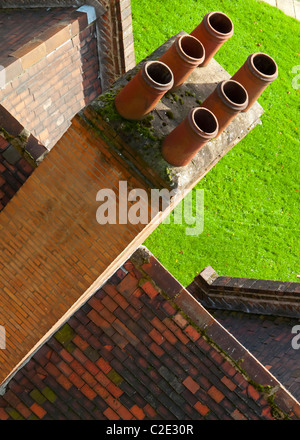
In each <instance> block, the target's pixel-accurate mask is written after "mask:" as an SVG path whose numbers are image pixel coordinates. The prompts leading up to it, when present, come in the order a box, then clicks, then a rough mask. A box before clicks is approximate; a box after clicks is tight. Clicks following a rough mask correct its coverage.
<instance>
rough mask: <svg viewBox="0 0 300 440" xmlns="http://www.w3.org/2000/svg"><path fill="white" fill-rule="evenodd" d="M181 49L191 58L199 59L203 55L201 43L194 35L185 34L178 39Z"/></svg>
mask: <svg viewBox="0 0 300 440" xmlns="http://www.w3.org/2000/svg"><path fill="white" fill-rule="evenodd" d="M180 45H181V49H182V51H183V52H184V53H185V54H186V55H187V56H188V57H191V58H195V59H201V58H202V57H203V55H204V50H203V45H202V44H201V43H200V41H199V40H197V39H196V38H195V37H192V36H190V35H185V36H184V37H183V38H182V39H181V41H180Z"/></svg>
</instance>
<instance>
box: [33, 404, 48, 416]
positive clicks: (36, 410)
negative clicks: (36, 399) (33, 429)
mask: <svg viewBox="0 0 300 440" xmlns="http://www.w3.org/2000/svg"><path fill="white" fill-rule="evenodd" d="M30 409H31V411H32V412H33V413H34V414H35V415H36V416H38V417H39V418H40V419H42V418H43V417H44V416H45V415H46V414H47V413H46V411H45V410H44V408H42V407H41V406H40V405H38V404H37V403H33V404H32V405H31V407H30Z"/></svg>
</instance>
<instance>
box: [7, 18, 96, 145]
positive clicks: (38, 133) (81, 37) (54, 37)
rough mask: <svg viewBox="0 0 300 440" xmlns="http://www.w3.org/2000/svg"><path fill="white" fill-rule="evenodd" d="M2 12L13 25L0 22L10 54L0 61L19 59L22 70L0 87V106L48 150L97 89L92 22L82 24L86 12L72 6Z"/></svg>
mask: <svg viewBox="0 0 300 440" xmlns="http://www.w3.org/2000/svg"><path fill="white" fill-rule="evenodd" d="M4 13H5V14H6V16H7V14H10V16H11V19H12V21H13V22H14V25H15V26H11V24H10V21H9V20H5V22H4V26H1V32H2V38H1V43H2V44H3V45H4V46H5V47H9V53H8V54H6V53H4V54H2V55H1V61H0V64H3V65H4V66H5V65H6V64H8V63H10V64H8V67H7V68H9V67H10V68H12V67H11V66H12V65H13V64H15V63H17V62H18V61H21V65H22V72H19V73H18V72H16V75H15V78H13V77H12V78H11V79H12V81H11V82H10V83H8V84H7V86H6V87H5V89H4V90H2V91H0V99H1V104H2V105H3V107H5V109H6V110H8V111H9V112H10V113H11V114H12V116H13V117H14V118H15V119H17V120H18V121H19V122H20V124H21V125H23V126H24V127H25V128H26V129H27V130H29V131H30V132H31V133H32V134H33V135H34V136H35V137H36V138H38V140H39V141H40V142H41V143H42V144H43V145H45V146H46V147H47V148H48V149H51V148H52V147H53V145H55V143H56V142H57V141H58V140H59V139H60V137H61V136H62V134H63V133H64V132H65V131H66V130H67V128H68V127H69V126H70V120H71V118H72V117H73V116H74V115H75V114H76V113H78V111H79V110H81V109H82V108H83V107H84V106H85V105H87V104H88V103H89V102H90V101H91V100H93V99H94V98H95V97H97V96H98V95H99V94H100V93H101V84H100V79H99V60H98V52H97V39H96V36H95V35H96V25H95V24H92V25H90V26H87V21H86V14H85V13H81V12H76V11H74V9H58V10H57V9H54V10H50V11H47V10H44V9H40V10H38V11H37V10H34V11H33V12H31V11H30V10H25V11H18V10H15V11H13V12H10V13H8V12H3V14H4ZM0 17H1V12H0ZM33 39H34V40H33ZM10 45H11V46H10ZM7 55H10V56H7ZM20 73H21V74H20ZM7 79H9V78H7Z"/></svg>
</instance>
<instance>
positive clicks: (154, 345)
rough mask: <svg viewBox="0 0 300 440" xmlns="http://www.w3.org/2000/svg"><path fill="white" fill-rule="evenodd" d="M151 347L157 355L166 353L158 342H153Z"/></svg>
mask: <svg viewBox="0 0 300 440" xmlns="http://www.w3.org/2000/svg"><path fill="white" fill-rule="evenodd" d="M149 349H150V350H151V351H152V352H153V353H154V354H155V356H157V357H161V356H162V355H163V354H164V350H162V349H161V348H160V346H159V345H157V344H156V342H152V344H150V345H149Z"/></svg>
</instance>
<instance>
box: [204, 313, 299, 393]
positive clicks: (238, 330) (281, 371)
mask: <svg viewBox="0 0 300 440" xmlns="http://www.w3.org/2000/svg"><path fill="white" fill-rule="evenodd" d="M210 312H211V313H212V314H213V316H214V318H216V319H217V320H218V321H219V322H220V323H221V324H222V325H223V326H224V327H225V328H226V329H227V330H228V331H229V332H230V333H231V334H233V335H234V336H235V337H236V338H237V339H238V340H239V341H240V342H241V343H242V344H243V345H244V346H245V347H246V348H247V349H248V350H249V351H250V352H251V353H252V354H253V355H254V356H255V357H256V358H257V359H258V360H259V361H260V362H261V363H262V364H263V365H265V366H266V368H268V370H270V371H271V373H272V374H273V375H274V376H276V378H277V379H278V380H279V381H280V382H281V383H282V384H283V385H284V386H285V388H286V389H287V390H288V391H289V392H290V393H292V394H293V396H295V397H296V399H297V400H300V386H299V385H300V367H299V366H300V350H299V349H298V350H296V349H294V348H293V346H292V339H293V338H294V337H295V334H293V333H292V329H293V327H294V326H295V325H299V324H300V319H293V318H287V317H280V316H267V315H263V314H261V315H257V314H249V313H243V312H232V311H228V310H214V311H210Z"/></svg>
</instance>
